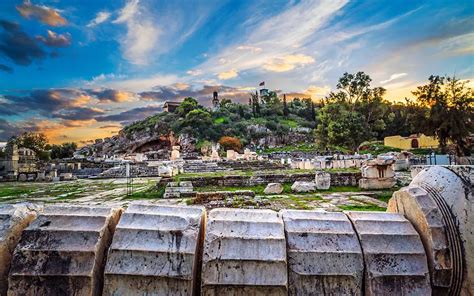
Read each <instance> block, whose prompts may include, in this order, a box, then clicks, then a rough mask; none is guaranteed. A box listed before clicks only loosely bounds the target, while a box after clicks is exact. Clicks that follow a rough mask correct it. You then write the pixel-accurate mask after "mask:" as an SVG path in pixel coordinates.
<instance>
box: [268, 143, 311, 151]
mask: <svg viewBox="0 0 474 296" xmlns="http://www.w3.org/2000/svg"><path fill="white" fill-rule="evenodd" d="M315 150H317V148H316V145H315V144H299V145H288V146H283V147H275V148H266V149H264V150H263V151H262V152H263V153H272V152H292V151H301V152H312V151H315Z"/></svg>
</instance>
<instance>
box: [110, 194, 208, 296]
mask: <svg viewBox="0 0 474 296" xmlns="http://www.w3.org/2000/svg"><path fill="white" fill-rule="evenodd" d="M204 220H205V210H204V208H203V207H183V206H158V205H152V204H144V203H132V204H131V205H130V206H129V207H128V209H127V210H126V211H125V213H124V214H123V215H122V218H121V219H120V222H119V224H118V225H117V229H116V232H115V236H114V240H113V242H112V245H111V246H110V250H109V254H108V257H107V265H106V268H105V285H104V294H103V295H192V294H194V293H195V292H196V289H199V271H200V266H199V254H200V249H201V245H200V242H201V241H202V237H201V236H202V235H203V231H204V229H203V228H202V227H201V226H202V224H203V223H204Z"/></svg>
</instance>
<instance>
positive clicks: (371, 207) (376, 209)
mask: <svg viewBox="0 0 474 296" xmlns="http://www.w3.org/2000/svg"><path fill="white" fill-rule="evenodd" d="M339 208H340V209H341V210H344V211H374V212H385V211H386V210H387V209H386V208H383V207H379V206H376V205H363V206H359V205H353V206H349V205H347V206H339Z"/></svg>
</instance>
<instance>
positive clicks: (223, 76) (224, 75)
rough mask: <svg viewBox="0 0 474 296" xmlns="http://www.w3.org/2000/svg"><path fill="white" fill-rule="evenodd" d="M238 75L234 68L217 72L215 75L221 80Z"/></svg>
mask: <svg viewBox="0 0 474 296" xmlns="http://www.w3.org/2000/svg"><path fill="white" fill-rule="evenodd" d="M238 75H239V72H237V70H235V69H232V70H229V71H224V72H221V73H219V74H217V77H218V78H219V79H222V80H227V79H231V78H235V77H237V76H238Z"/></svg>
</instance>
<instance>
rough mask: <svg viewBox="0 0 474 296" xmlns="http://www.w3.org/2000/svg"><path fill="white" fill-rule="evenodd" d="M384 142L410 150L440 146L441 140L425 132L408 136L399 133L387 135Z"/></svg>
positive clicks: (387, 144) (386, 144)
mask: <svg viewBox="0 0 474 296" xmlns="http://www.w3.org/2000/svg"><path fill="white" fill-rule="evenodd" d="M383 144H384V145H385V146H390V147H395V148H399V149H402V150H410V149H416V148H438V146H439V141H438V139H436V138H435V137H428V136H425V135H424V134H414V135H410V136H408V137H402V136H398V135H397V136H390V137H385V138H384V140H383Z"/></svg>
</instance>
